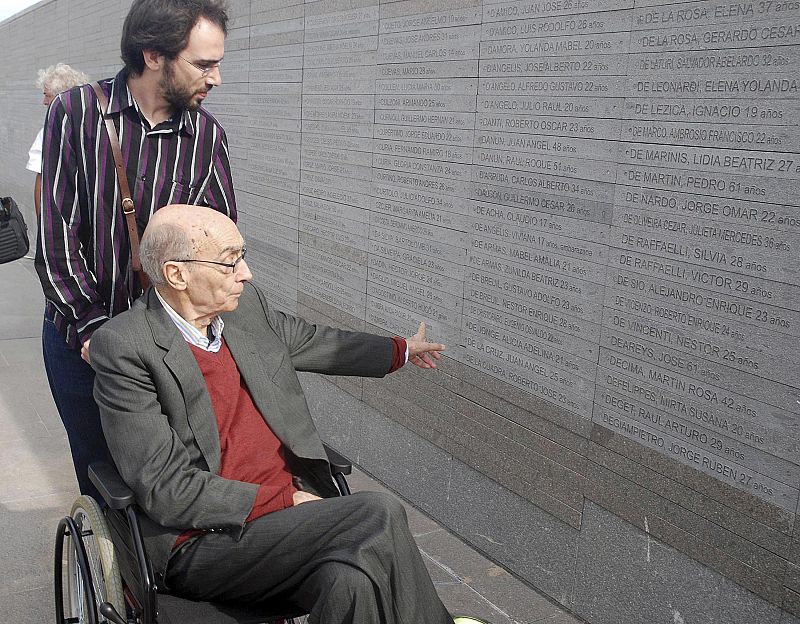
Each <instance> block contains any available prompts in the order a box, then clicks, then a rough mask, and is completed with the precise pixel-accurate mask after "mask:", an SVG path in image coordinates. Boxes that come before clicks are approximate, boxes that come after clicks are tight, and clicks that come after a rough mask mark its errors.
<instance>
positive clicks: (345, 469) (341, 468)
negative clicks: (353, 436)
mask: <svg viewBox="0 0 800 624" xmlns="http://www.w3.org/2000/svg"><path fill="white" fill-rule="evenodd" d="M322 446H324V447H325V452H326V453H327V454H328V461H329V462H330V464H331V472H333V474H336V473H339V474H346V475H349V474H350V473H351V472H353V464H351V463H350V460H349V459H347V458H346V457H344V456H343V455H340V454H339V453H337V452H336V451H334V450H333V449H332V448H331V447H330V446H328V445H327V444H323V445H322Z"/></svg>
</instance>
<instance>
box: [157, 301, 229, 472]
mask: <svg viewBox="0 0 800 624" xmlns="http://www.w3.org/2000/svg"><path fill="white" fill-rule="evenodd" d="M147 308H148V321H149V323H150V327H151V329H152V331H153V338H154V340H155V343H156V344H157V345H159V346H160V347H161V348H162V349H166V351H167V352H166V353H165V354H164V364H165V365H166V366H167V368H169V370H170V371H171V372H172V374H173V375H174V377H175V380H176V381H177V383H178V385H179V386H180V391H181V394H182V395H183V401H184V403H185V405H186V416H187V419H188V421H189V426H190V427H191V429H192V433H193V434H194V437H195V440H196V441H197V446H198V447H199V448H200V452H201V453H202V454H203V456H204V457H205V460H206V464H208V467H209V470H211V472H213V473H219V464H220V448H219V429H218V427H217V417H216V416H215V415H214V408H213V406H212V405H211V397H210V396H209V395H208V388H207V387H206V383H205V380H204V379H203V376H202V375H201V374H200V370H199V368H198V366H197V360H195V358H194V355H192V351H191V349H190V348H189V345H187V344H186V340H185V339H184V338H183V335H182V334H181V333H180V331H178V328H177V327H175V323H173V322H172V319H171V318H170V317H169V315H168V314H167V311H166V310H164V308H163V306H162V305H161V302H160V301H158V297H156V295H155V293H154V292H153V291H152V289H151V290H150V291H149V292H148V299H147Z"/></svg>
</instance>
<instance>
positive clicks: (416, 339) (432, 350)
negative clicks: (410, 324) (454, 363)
mask: <svg viewBox="0 0 800 624" xmlns="http://www.w3.org/2000/svg"><path fill="white" fill-rule="evenodd" d="M406 344H407V345H408V361H409V362H411V363H412V364H413V365H414V366H419V367H420V368H436V362H434V360H439V359H441V358H442V355H441V353H440V351H444V349H445V346H444V345H443V344H441V343H439V342H428V341H427V340H426V339H425V323H420V324H419V329H417V333H416V334H414V335H413V336H411V337H410V338H406Z"/></svg>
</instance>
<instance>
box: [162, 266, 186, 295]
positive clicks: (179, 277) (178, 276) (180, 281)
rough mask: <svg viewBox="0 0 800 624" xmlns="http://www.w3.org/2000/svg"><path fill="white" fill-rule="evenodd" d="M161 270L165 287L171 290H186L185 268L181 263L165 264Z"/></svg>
mask: <svg viewBox="0 0 800 624" xmlns="http://www.w3.org/2000/svg"><path fill="white" fill-rule="evenodd" d="M161 270H162V272H163V274H164V279H165V280H166V282H167V286H169V287H170V288H172V289H173V290H186V286H187V283H186V277H187V276H186V273H187V267H186V265H185V264H184V263H183V262H165V263H164V266H163V268H162V269H161Z"/></svg>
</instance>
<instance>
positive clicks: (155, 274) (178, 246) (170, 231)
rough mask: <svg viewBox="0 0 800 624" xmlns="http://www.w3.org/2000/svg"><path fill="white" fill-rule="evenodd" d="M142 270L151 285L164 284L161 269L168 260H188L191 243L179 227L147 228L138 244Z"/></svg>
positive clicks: (162, 224)
mask: <svg viewBox="0 0 800 624" xmlns="http://www.w3.org/2000/svg"><path fill="white" fill-rule="evenodd" d="M139 257H140V258H141V260H142V269H143V270H144V272H145V273H147V277H149V278H150V282H151V283H152V284H154V285H155V284H162V285H163V284H165V283H166V280H165V279H164V273H163V271H162V267H163V266H164V263H165V262H167V261H168V260H189V259H190V258H191V257H192V241H191V240H190V239H189V235H188V234H187V233H186V230H184V229H183V228H182V227H181V226H180V225H176V224H174V223H161V224H159V225H156V226H155V227H148V228H147V229H146V230H145V231H144V234H143V235H142V240H141V242H140V244H139Z"/></svg>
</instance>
